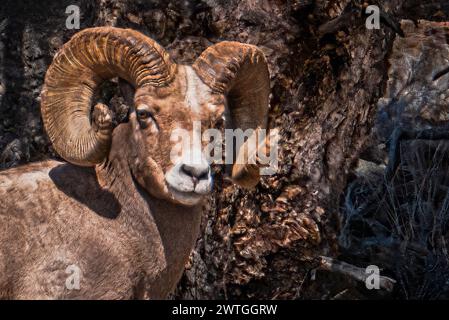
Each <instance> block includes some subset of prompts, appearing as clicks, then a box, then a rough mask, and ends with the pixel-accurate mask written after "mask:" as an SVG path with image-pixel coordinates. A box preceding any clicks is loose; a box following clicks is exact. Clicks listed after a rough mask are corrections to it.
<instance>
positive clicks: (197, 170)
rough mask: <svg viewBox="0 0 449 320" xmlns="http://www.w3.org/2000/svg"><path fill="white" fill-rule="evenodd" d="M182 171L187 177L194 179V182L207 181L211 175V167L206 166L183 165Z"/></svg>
mask: <svg viewBox="0 0 449 320" xmlns="http://www.w3.org/2000/svg"><path fill="white" fill-rule="evenodd" d="M181 170H182V172H184V173H185V174H186V175H188V176H190V177H192V179H193V181H194V182H198V181H199V180H203V179H207V176H208V175H209V166H208V165H204V164H198V165H197V164H193V165H192V164H183V165H182V166H181Z"/></svg>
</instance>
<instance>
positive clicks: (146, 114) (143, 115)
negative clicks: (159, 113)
mask: <svg viewBox="0 0 449 320" xmlns="http://www.w3.org/2000/svg"><path fill="white" fill-rule="evenodd" d="M136 113H137V118H138V119H139V120H145V119H148V118H151V117H153V115H152V114H151V112H150V111H149V110H145V109H137V110H136Z"/></svg>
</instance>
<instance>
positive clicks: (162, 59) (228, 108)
mask: <svg viewBox="0 0 449 320" xmlns="http://www.w3.org/2000/svg"><path fill="white" fill-rule="evenodd" d="M113 77H119V78H120V79H124V80H125V81H126V82H128V83H129V84H130V85H132V87H134V97H133V100H134V102H133V106H132V108H131V110H130V113H129V120H128V121H127V122H125V123H121V124H119V125H118V126H116V127H115V128H113V126H112V121H111V120H112V119H111V113H110V111H109V109H108V107H107V106H105V105H102V104H96V105H95V106H94V107H92V106H93V104H94V102H95V101H93V100H94V95H95V92H96V91H97V90H98V88H99V85H100V84H101V83H102V82H103V81H104V80H106V79H110V78H113ZM268 95H269V74H268V68H267V63H266V60H265V57H264V55H263V53H262V52H261V51H260V50H259V49H257V48H256V47H254V46H251V45H246V44H241V43H237V42H221V43H218V44H216V45H213V46H211V47H209V48H208V49H206V50H205V51H204V52H203V53H202V54H201V56H200V57H199V58H198V59H197V60H196V62H195V63H194V64H193V65H192V66H184V65H177V64H175V63H174V62H173V61H172V60H171V59H170V57H169V55H168V54H167V52H165V51H164V49H163V48H162V47H161V46H159V45H158V44H157V43H156V42H154V41H153V40H152V39H150V38H148V37H146V36H144V35H142V34H141V33H138V32H136V31H133V30H129V29H118V28H111V27H100V28H91V29H86V30H84V31H82V32H79V33H78V34H76V35H75V36H74V37H73V38H72V39H71V40H70V41H69V42H67V43H66V44H65V45H64V46H63V47H62V49H61V50H60V51H59V52H58V54H57V55H56V56H55V57H54V60H53V63H52V64H51V66H50V67H49V69H48V72H47V75H46V78H45V85H44V88H43V91H42V104H41V111H42V117H43V121H44V125H45V128H46V130H47V133H48V135H49V137H50V140H51V141H52V143H53V146H54V148H55V150H56V151H57V152H58V154H59V155H60V156H61V157H63V158H64V159H65V160H67V161H69V162H71V163H74V164H77V165H81V166H95V165H102V166H107V165H110V163H109V162H110V161H111V159H120V161H122V162H124V163H125V165H124V166H123V167H125V168H129V171H130V173H131V175H132V176H133V177H134V179H135V180H136V181H137V182H138V183H139V184H140V185H141V186H142V187H144V188H145V189H146V190H147V192H149V193H150V194H151V195H153V196H156V197H159V198H163V199H169V200H170V201H174V202H177V203H182V204H186V205H193V204H196V203H197V202H198V201H199V200H200V199H201V198H202V196H203V195H204V194H207V193H208V192H210V190H211V173H210V167H209V163H208V162H207V161H206V159H205V155H204V153H202V152H200V153H199V154H200V155H201V156H200V158H201V159H197V158H195V161H192V157H191V155H189V154H188V153H186V152H185V153H184V154H183V156H182V157H180V158H179V160H178V161H177V162H176V163H173V161H171V157H170V153H171V150H172V148H173V147H174V146H175V144H176V143H177V142H176V141H173V139H170V137H171V135H172V132H173V130H175V129H177V128H182V129H186V130H188V131H189V132H193V135H196V134H198V135H201V133H200V132H195V130H193V129H194V125H193V124H194V122H195V121H201V123H202V124H203V128H204V127H209V126H210V125H211V124H212V123H213V121H214V119H216V118H217V117H219V116H220V115H221V113H223V112H225V114H226V127H228V128H241V129H242V130H247V129H254V130H255V132H257V130H258V129H264V128H265V127H266V121H267V110H268ZM194 140H195V139H194V138H193V139H192V141H194ZM240 149H241V150H244V149H245V144H244V145H242V146H241V147H240ZM241 150H236V155H237V156H236V158H239V157H240V158H242V157H241V156H240V152H241ZM243 158H244V157H243ZM258 172H259V171H258V169H257V170H256V168H255V167H254V164H242V163H240V164H234V165H233V168H232V178H233V179H234V181H235V182H236V183H238V184H240V185H243V186H247V187H248V186H254V185H255V184H256V183H257V182H258V180H259V173H258Z"/></svg>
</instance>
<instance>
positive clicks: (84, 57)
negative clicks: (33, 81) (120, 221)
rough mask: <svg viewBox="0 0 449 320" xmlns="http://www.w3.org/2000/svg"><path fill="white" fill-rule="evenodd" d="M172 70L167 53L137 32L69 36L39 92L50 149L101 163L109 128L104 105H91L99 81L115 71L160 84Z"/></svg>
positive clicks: (102, 30) (138, 83) (106, 30)
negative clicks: (40, 92) (69, 38)
mask: <svg viewBox="0 0 449 320" xmlns="http://www.w3.org/2000/svg"><path fill="white" fill-rule="evenodd" d="M175 69H176V64H174V63H173V62H172V61H171V60H170V57H169V55H168V53H167V52H165V50H164V49H163V48H162V47H161V46H159V45H158V44H157V43H156V42H155V41H153V40H152V39H150V38H148V37H146V36H144V35H143V34H141V33H139V32H137V31H133V30H129V29H120V28H112V27H99V28H90V29H85V30H83V31H81V32H79V33H77V34H76V35H74V36H73V37H72V39H71V40H70V41H69V42H67V43H66V44H65V45H64V46H63V47H62V48H61V50H60V51H59V52H58V53H57V54H56V56H55V57H54V59H53V62H52V64H51V65H50V67H49V68H48V71H47V74H46V76H45V83H44V87H43V90H42V95H41V98H42V100H41V112H42V118H43V121H44V126H45V129H46V131H47V133H48V136H49V137H50V140H51V142H52V143H53V146H54V148H55V150H56V152H57V153H58V154H59V155H60V156H61V157H62V158H64V159H65V160H67V161H69V162H72V163H75V164H78V165H83V166H92V165H95V164H97V163H99V162H101V161H102V160H103V159H104V157H105V156H106V155H107V152H108V151H109V148H110V143H111V130H112V126H111V118H110V117H108V109H107V108H106V107H105V106H104V105H99V106H98V105H97V106H95V109H94V110H92V103H93V101H92V100H93V96H94V93H95V90H96V89H97V88H98V86H99V85H100V84H101V82H103V81H104V80H107V79H110V78H113V77H116V76H118V77H120V78H122V79H125V80H126V81H128V82H129V83H130V84H132V85H133V86H134V87H135V88H139V87H142V86H146V85H151V86H165V85H167V84H168V83H169V82H170V81H172V80H173V77H174V74H175ZM97 107H98V108H97ZM92 111H93V112H92ZM92 117H95V119H92ZM94 120H98V121H99V122H100V123H94V122H95V121H94Z"/></svg>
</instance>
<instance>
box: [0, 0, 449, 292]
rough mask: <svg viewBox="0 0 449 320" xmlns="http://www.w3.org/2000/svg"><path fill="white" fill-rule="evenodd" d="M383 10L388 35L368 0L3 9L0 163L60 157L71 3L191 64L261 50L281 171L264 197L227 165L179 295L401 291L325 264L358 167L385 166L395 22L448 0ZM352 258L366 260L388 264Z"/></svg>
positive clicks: (382, 0) (66, 1)
mask: <svg viewBox="0 0 449 320" xmlns="http://www.w3.org/2000/svg"><path fill="white" fill-rule="evenodd" d="M376 4H377V5H379V7H380V8H381V9H382V10H383V11H384V12H385V14H386V15H385V16H384V19H383V20H382V21H381V22H382V24H381V28H380V29H379V30H369V29H367V28H366V27H365V18H366V16H365V15H364V14H363V8H364V7H363V3H362V2H361V1H358V0H352V1H351V0H341V1H331V0H329V1H324V0H317V1H312V0H290V1H277V0H244V1H237V0H229V1H224V0H203V1H177V0H169V1H163V0H160V1H159V0H154V1H143V0H136V1H125V0H96V1H87V0H62V1H38V2H36V1H17V0H15V1H11V0H6V2H5V1H3V2H2V5H1V7H0V168H8V167H11V166H15V165H19V164H22V163H26V162H29V161H38V160H40V159H43V158H46V157H49V156H50V157H57V155H55V154H54V152H53V150H52V148H51V146H50V144H49V142H48V139H47V138H46V135H45V133H44V132H43V129H42V123H41V120H40V115H39V93H40V89H41V86H42V82H43V77H44V75H45V71H46V68H47V67H48V65H49V64H50V62H51V59H52V57H53V55H54V54H55V53H56V51H57V50H58V48H59V47H60V46H61V45H62V44H63V43H64V42H65V41H67V40H68V39H69V38H70V37H71V35H73V34H74V33H75V32H76V30H68V29H67V28H66V26H65V21H66V18H67V14H66V13H65V10H66V7H67V6H68V5H77V6H79V8H80V12H81V20H80V21H81V28H86V27H91V26H98V25H113V26H118V27H128V28H133V29H136V30H139V31H142V32H144V33H145V34H147V35H149V36H151V37H152V38H154V39H155V40H157V41H158V42H159V43H161V44H162V45H163V46H165V47H166V48H167V49H168V50H169V52H170V53H171V54H172V56H173V57H174V59H175V60H177V61H178V62H181V63H191V62H192V61H193V60H194V59H195V58H196V57H197V56H198V55H199V54H200V53H201V51H202V50H204V49H205V48H206V47H208V46H209V45H210V44H212V43H215V42H218V41H221V40H236V41H241V42H246V43H251V44H255V45H258V46H259V47H260V48H262V50H263V51H264V52H265V54H266V56H267V58H268V61H269V67H270V73H271V90H272V95H271V102H270V104H271V106H270V127H272V128H277V129H279V130H280V133H281V141H280V150H279V157H280V158H279V163H280V168H279V171H278V173H277V174H276V175H273V176H270V177H266V178H264V179H263V181H262V183H261V184H260V185H259V186H258V187H257V189H256V190H255V191H253V192H247V191H244V190H241V189H239V188H237V187H235V186H233V185H232V184H230V183H229V182H228V181H227V179H226V177H224V174H223V172H222V170H221V168H219V167H217V168H216V169H215V171H216V183H215V194H214V197H212V198H211V200H210V201H209V203H208V205H207V207H206V208H205V215H204V219H203V225H202V233H201V236H200V238H199V240H198V242H197V245H196V248H195V251H194V252H193V253H192V256H191V259H190V263H189V265H188V266H187V270H186V272H185V274H184V276H183V279H182V281H181V283H180V285H179V287H178V289H177V291H176V293H175V294H174V297H175V298H267V299H272V298H279V299H281V298H325V299H330V298H338V297H343V298H351V297H372V296H376V295H381V296H383V295H385V294H390V293H385V292H378V293H372V292H368V291H367V290H366V289H364V288H363V287H362V286H359V285H358V284H357V283H356V282H355V281H353V280H351V279H350V278H348V277H347V276H343V275H338V274H334V273H332V272H327V271H316V268H317V266H318V265H319V263H320V259H319V256H321V255H326V256H332V257H338V256H341V258H343V259H344V258H345V255H344V252H343V251H342V250H341V246H340V244H339V241H338V236H339V233H340V231H339V230H340V219H341V215H340V210H339V209H340V208H341V207H342V201H343V199H344V192H345V188H346V186H347V183H348V181H349V180H352V179H353V176H354V175H353V173H354V168H355V166H356V164H357V161H358V160H359V158H360V157H362V158H364V159H365V160H369V161H374V162H376V163H377V164H382V161H384V158H385V156H386V155H385V154H384V153H383V152H384V151H385V150H382V149H380V151H379V148H378V144H379V143H378V142H377V140H376V139H375V138H374V134H373V132H374V131H373V128H374V124H375V119H376V114H377V110H378V105H377V102H378V100H379V98H381V97H382V96H383V95H384V89H385V87H386V85H387V80H388V69H389V64H388V57H389V55H390V54H391V51H392V47H393V41H394V39H395V38H396V37H397V32H398V30H397V24H395V23H394V22H395V21H399V20H400V19H401V18H408V19H412V20H417V19H421V18H425V19H429V20H436V21H444V20H449V16H448V12H449V5H448V3H447V1H430V2H426V3H425V4H421V3H419V1H403V0H390V1H387V0H379V1H376ZM385 17H387V18H386V19H385ZM391 21H393V23H392V22H391ZM116 91H117V90H116V85H115V84H114V83H113V82H111V83H109V84H107V85H106V86H105V88H104V90H103V92H102V93H101V94H100V97H99V98H100V99H103V100H104V101H105V102H107V103H108V104H109V105H112V106H113V107H114V108H115V109H116V110H120V108H121V107H122V105H123V100H121V99H120V98H119V97H118V96H117V92H116ZM117 118H120V117H117ZM373 150H374V151H373ZM350 259H351V261H350V262H352V263H354V264H356V265H359V266H365V265H367V264H368V263H376V261H366V259H365V257H363V259H359V260H358V259H357V257H356V256H355V257H354V256H351V257H350ZM380 262H381V261H380ZM380 267H382V266H380ZM393 295H399V296H401V293H394V294H393Z"/></svg>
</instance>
